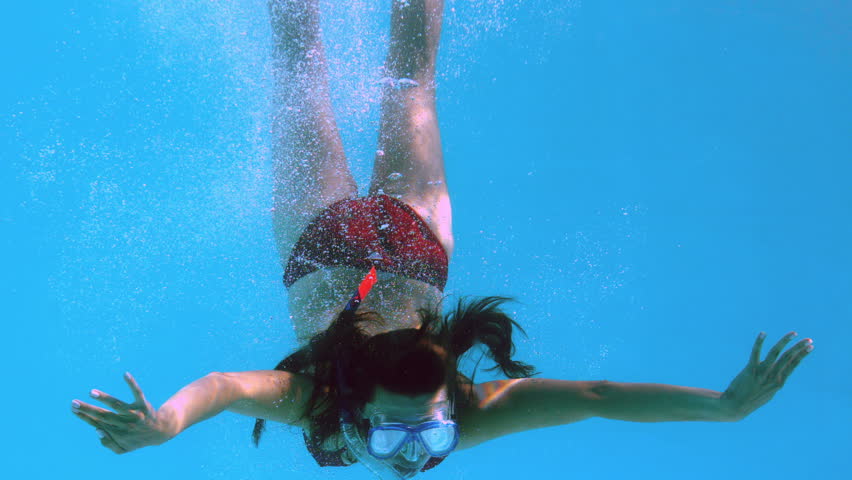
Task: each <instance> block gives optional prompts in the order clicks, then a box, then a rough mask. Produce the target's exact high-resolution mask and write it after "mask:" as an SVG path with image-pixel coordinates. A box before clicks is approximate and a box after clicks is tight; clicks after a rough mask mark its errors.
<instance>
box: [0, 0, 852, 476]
mask: <svg viewBox="0 0 852 480" xmlns="http://www.w3.org/2000/svg"><path fill="white" fill-rule="evenodd" d="M625 3H627V2H612V1H598V2H563V1H545V0H529V1H520V0H471V1H462V0H455V1H453V0H447V4H446V12H445V21H444V38H443V43H442V47H441V52H440V59H439V72H440V73H439V80H438V82H439V90H438V96H439V101H438V108H439V115H440V121H441V125H442V135H443V142H444V153H445V159H446V163H447V171H448V172H447V175H448V184H449V187H450V191H451V194H452V199H453V207H454V231H455V237H456V253H455V256H454V258H453V260H452V263H451V265H450V283H449V285H448V288H447V292H448V293H449V294H451V295H454V296H458V295H465V294H467V295H495V294H502V295H510V296H514V297H516V298H517V299H518V300H519V301H518V303H516V304H514V306H513V308H512V311H513V313H514V314H515V318H516V319H517V320H518V321H519V322H520V323H521V324H522V325H523V326H524V327H525V328H526V330H527V333H528V334H529V336H528V338H527V339H521V340H520V341H519V342H518V357H519V358H520V359H523V360H525V361H528V362H530V363H532V364H534V365H535V366H536V367H537V368H538V369H539V370H540V371H541V372H542V374H541V376H542V377H545V378H559V379H576V380H586V379H608V380H612V381H626V382H655V383H671V384H677V385H687V386H695V387H703V388H710V389H714V390H723V389H724V388H725V387H726V386H727V385H728V382H730V380H731V379H732V378H733V377H734V376H735V375H736V374H737V373H738V372H739V371H740V369H741V368H742V367H743V366H744V365H745V363H746V361H747V360H748V355H749V352H750V349H751V344H752V342H753V340H754V338H755V336H756V335H757V334H758V332H760V331H766V332H767V333H768V334H769V341H774V340H775V339H777V338H780V337H781V336H782V335H783V334H784V333H786V332H788V331H791V330H796V331H798V332H800V335H801V336H802V337H811V338H813V339H814V341H815V345H816V350H815V352H814V353H813V354H812V355H811V356H810V357H809V358H807V359H806V361H804V362H803V363H802V365H801V366H800V367H799V369H798V370H797V371H796V372H795V373H794V374H793V376H792V377H791V379H790V381H789V382H788V384H787V386H786V387H785V388H784V389H783V390H782V391H781V392H780V393H779V394H778V395H777V396H776V398H775V399H774V400H773V401H772V402H770V403H769V404H768V405H767V406H765V407H764V408H763V409H761V410H759V411H758V412H756V413H755V414H753V415H752V416H751V417H749V418H747V419H746V420H744V421H742V422H739V423H732V424H713V423H665V424H638V423H624V422H614V421H608V420H598V419H595V420H589V421H585V422H581V423H578V424H573V425H567V426H562V427H558V428H551V429H546V430H539V431H533V432H528V433H524V434H519V435H515V436H510V437H506V438H502V439H498V440H495V441H493V442H490V443H488V444H485V445H483V446H481V447H478V448H476V449H473V450H469V451H463V452H458V453H457V454H453V455H452V456H451V457H450V458H449V459H448V460H447V461H445V462H444V463H443V464H442V465H441V466H440V468H438V469H436V470H433V471H431V472H428V473H425V474H423V475H422V478H447V479H479V478H497V479H500V478H530V476H532V477H534V478H589V477H594V478H639V479H644V478H655V479H658V480H661V479H686V478H688V479H718V478H732V479H747V478H749V479H750V478H773V479H794V478H797V479H798V478H826V479H828V478H841V477H843V476H844V474H842V472H843V471H848V470H849V467H850V461H849V456H848V454H847V453H848V450H849V447H850V439H849V433H848V432H849V431H850V426H852V425H850V420H849V419H850V418H852V415H850V413H852V411H851V410H852V408H850V405H852V402H850V399H852V382H851V381H850V379H849V374H848V370H849V366H850V365H852V358H851V357H852V355H850V353H849V352H850V350H849V348H848V346H847V343H848V342H847V341H846V339H847V338H848V337H849V335H850V333H852V331H850V316H852V307H850V305H852V303H850V296H852V295H851V294H852V281H850V274H849V272H850V271H852V256H851V255H850V252H849V245H852V222H850V206H852V191H850V186H849V185H850V173H852V167H850V158H852V149H850V142H852V135H850V129H849V125H852V123H850V118H849V112H850V111H852V109H850V107H852V101H850V100H851V99H850V95H849V88H848V79H849V78H850V67H849V58H850V45H852V42H850V36H849V30H848V28H847V26H848V23H849V18H850V15H849V14H850V11H849V7H848V6H845V5H841V4H840V3H838V2H829V1H816V2H807V3H806V2H790V1H780V2H773V4H772V5H771V6H766V5H762V4H761V5H753V4H751V3H747V2H731V1H723V2H714V3H713V4H712V5H709V4H708V5H703V4H701V5H696V4H694V3H695V2H693V3H688V2H676V1H669V0H662V1H657V2H652V3H649V2H632V3H631V4H630V5H625ZM633 3H636V4H635V5H634V4H633ZM698 3H701V2H698ZM323 8H324V20H323V21H324V28H325V33H326V44H327V48H328V53H329V58H330V70H331V77H332V84H333V86H334V89H335V90H334V91H335V93H334V95H335V97H334V101H335V109H336V111H337V115H338V122H339V125H340V127H341V129H342V134H343V137H344V144H345V145H346V148H347V154H348V156H349V157H350V159H351V167H352V169H353V172H354V173H355V175H356V177H358V179H359V180H361V181H362V186H364V187H365V186H366V181H367V180H368V178H369V174H370V168H371V164H370V159H371V158H372V152H373V151H374V150H375V136H376V129H377V122H378V113H379V108H378V93H379V90H378V88H377V84H376V82H377V80H378V78H379V77H378V67H379V66H380V65H381V61H382V58H383V56H384V51H383V48H384V47H383V45H384V44H385V41H386V37H387V31H388V25H387V22H388V11H389V2H388V1H382V2H368V1H366V0H357V1H352V2H331V1H330V0H329V1H325V2H324V3H323ZM6 10H7V11H6V15H4V20H3V22H4V24H3V28H2V29H0V32H2V33H0V35H3V45H4V48H2V50H0V51H2V55H3V57H2V62H3V64H5V65H7V69H6V71H7V74H6V75H4V77H3V80H2V83H3V87H4V88H2V89H0V119H2V132H3V138H2V144H0V148H2V153H3V160H2V162H0V175H1V176H0V198H2V203H0V206H2V210H0V233H2V235H0V239H2V240H0V241H2V246H3V248H2V249H0V251H2V255H3V265H4V266H5V268H4V272H5V274H4V275H3V276H2V277H0V278H2V284H0V293H2V296H3V303H4V305H5V310H6V322H5V324H4V332H5V334H6V335H5V337H4V339H5V340H4V342H3V344H4V348H3V349H2V352H3V353H2V355H3V361H4V364H5V366H6V371H7V372H10V375H7V376H6V379H7V381H6V382H5V386H4V395H3V398H4V399H5V400H6V401H7V413H6V416H7V417H8V418H9V419H10V421H7V422H6V425H7V441H6V445H5V447H4V449H3V452H4V453H3V457H4V462H3V463H4V467H3V470H4V471H5V472H6V473H5V474H4V476H6V477H7V478H21V477H23V476H24V475H26V476H27V478H55V477H57V476H60V477H62V478H73V479H77V478H81V479H82V478H92V477H101V476H108V477H113V476H114V477H120V478H122V479H124V480H129V479H136V478H139V479H143V478H144V479H150V478H198V479H208V478H209V479H229V480H230V479H244V478H245V479H248V478H251V479H253V480H259V479H265V478H270V479H272V478H276V479H279V478H299V479H314V478H317V479H319V478H370V477H369V474H368V473H367V472H366V470H363V469H361V468H358V467H356V468H350V469H320V468H319V467H317V466H316V464H315V463H314V461H313V459H312V458H310V456H309V455H308V453H307V451H306V450H305V448H304V445H303V443H302V441H301V437H300V434H299V433H298V432H297V431H295V430H293V429H290V428H285V427H273V428H271V430H270V431H269V432H268V433H267V435H266V436H265V437H264V441H263V442H262V443H261V448H260V449H255V448H254V447H253V446H251V445H250V433H251V428H252V425H253V421H252V419H249V418H246V417H240V416H237V415H234V414H227V413H226V414H223V415H220V416H219V417H217V418H215V419H213V420H210V421H207V422H205V423H202V424H200V425H197V426H194V427H193V428H191V429H189V430H188V431H186V432H184V433H183V434H182V435H181V436H180V437H178V438H176V439H175V440H173V441H171V442H169V443H167V444H165V445H164V446H160V447H156V448H148V449H144V450H140V451H137V452H133V453H131V454H129V455H124V456H116V455H114V454H112V453H111V452H109V451H107V450H106V449H104V448H102V447H101V446H100V445H99V442H98V440H97V437H96V436H95V433H94V432H93V430H92V429H91V428H90V427H87V426H86V425H84V424H83V423H82V422H80V421H78V420H77V419H76V418H74V417H73V416H72V415H71V413H70V402H71V400H72V399H73V398H81V399H85V398H86V395H87V392H88V391H89V389H91V388H99V389H102V390H104V391H107V392H110V393H115V394H117V395H119V396H121V397H122V398H129V393H130V392H129V391H128V390H127V388H126V386H125V385H124V382H123V381H122V379H121V375H122V373H123V372H125V371H130V372H132V373H133V374H134V375H135V376H136V378H137V379H138V381H139V382H140V384H141V386H142V388H143V389H144V390H145V392H146V394H147V396H148V398H149V400H150V401H151V402H152V403H154V404H155V405H159V404H161V403H162V402H163V401H165V400H166V399H167V398H168V397H169V396H170V395H171V394H172V393H174V392H175V391H176V390H177V389H179V388H180V387H181V386H183V385H184V384H186V383H188V382H190V381H192V380H194V379H196V378H198V377H200V376H203V375H204V374H206V373H208V372H211V371H239V370H255V369H265V368H271V367H272V366H274V365H275V363H276V362H277V361H278V360H279V359H280V358H281V357H282V356H283V355H284V354H285V353H287V352H288V351H290V350H291V349H292V348H293V347H294V346H295V344H294V335H293V331H292V329H291V327H290V324H289V318H288V312H287V308H286V296H285V290H284V288H283V286H282V284H281V273H282V270H281V267H280V265H279V260H278V255H277V252H276V251H275V248H274V244H273V239H272V232H271V222H270V215H269V208H270V207H271V164H270V159H269V143H270V142H269V140H270V139H269V134H268V123H269V122H268V116H267V115H268V113H269V105H268V94H269V88H270V82H271V78H270V75H269V67H270V65H269V36H270V32H269V27H268V24H267V23H268V21H267V18H266V8H265V2H264V1H261V0H252V1H249V0H240V1H233V2H226V1H201V0H191V1H187V2H167V1H163V0H154V1H118V2H106V1H91V2H82V1H66V2H47V3H46V4H39V5H38V6H36V5H32V6H30V5H24V4H18V5H15V6H7V9H6ZM487 378H490V377H489V376H488V374H487V373H485V372H481V373H480V374H479V376H478V379H487Z"/></svg>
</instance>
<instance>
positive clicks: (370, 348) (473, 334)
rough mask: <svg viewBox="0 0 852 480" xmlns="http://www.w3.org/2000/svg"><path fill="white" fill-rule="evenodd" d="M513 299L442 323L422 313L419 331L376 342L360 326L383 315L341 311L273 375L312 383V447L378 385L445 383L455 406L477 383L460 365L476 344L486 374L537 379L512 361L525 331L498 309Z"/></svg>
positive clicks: (468, 306)
mask: <svg viewBox="0 0 852 480" xmlns="http://www.w3.org/2000/svg"><path fill="white" fill-rule="evenodd" d="M509 300H511V299H509V298H506V297H483V298H479V299H474V300H468V299H464V298H462V299H460V300H459V302H458V304H457V305H456V308H455V309H454V310H452V311H450V312H449V313H447V314H446V315H444V316H443V317H442V316H441V314H440V312H438V311H436V310H428V309H423V310H419V311H418V314H419V316H420V320H421V325H420V327H419V328H408V329H402V330H394V331H390V332H386V333H381V334H378V335H374V336H368V335H367V334H365V333H364V332H363V330H362V329H361V328H360V325H361V324H363V323H382V322H383V320H382V318H381V316H380V315H378V314H377V313H375V312H360V313H356V312H353V311H343V312H341V313H340V314H339V315H338V316H337V319H336V320H335V321H334V322H332V324H331V325H330V326H329V327H328V329H326V330H325V331H323V332H321V333H319V334H317V335H316V336H314V337H313V338H312V339H311V340H310V342H308V344H307V345H306V346H305V347H303V348H301V349H299V350H297V351H296V352H294V353H292V354H290V355H289V356H287V357H286V358H284V359H283V360H281V362H279V363H278V365H276V366H275V370H282V371H288V372H294V373H303V374H307V375H310V376H311V377H312V378H313V382H314V388H313V391H312V392H311V396H310V398H309V399H308V402H307V406H306V408H305V412H304V413H303V416H302V419H305V420H309V424H310V429H311V431H312V437H313V441H316V442H318V444H320V445H321V444H322V442H324V441H325V440H326V439H327V438H329V437H330V436H332V435H333V434H335V433H336V432H338V431H339V430H340V424H339V415H340V411H341V410H342V409H344V408H345V409H349V410H350V411H352V412H355V411H358V410H360V409H361V408H363V406H364V404H366V403H367V402H368V401H369V400H370V399H371V398H372V396H373V393H374V392H375V389H376V387H377V386H381V387H383V388H385V389H387V390H389V391H391V392H393V393H397V394H405V395H412V396H413V395H421V394H427V393H434V392H437V391H438V390H439V389H440V388H441V387H442V386H444V385H446V386H447V387H448V396H449V397H450V399H451V400H453V401H459V400H461V401H464V400H465V399H462V398H457V397H458V395H459V394H460V392H461V385H462V383H468V384H472V383H473V380H470V379H468V378H467V377H465V376H464V375H462V374H461V373H460V372H459V371H458V362H459V359H460V358H461V357H462V355H464V354H465V353H466V352H467V351H468V350H470V349H471V348H472V347H473V346H474V345H475V344H477V343H479V344H482V345H484V346H485V347H486V348H487V352H486V353H487V355H488V357H489V358H491V359H492V360H493V361H494V363H495V364H496V365H495V366H494V367H492V368H489V369H488V370H496V369H500V370H501V371H502V372H503V374H504V375H506V376H507V377H509V378H523V377H530V376H533V375H536V374H537V373H536V372H535V369H534V368H533V367H532V366H531V365H528V364H526V363H523V362H519V361H515V360H512V355H514V353H515V345H514V343H513V342H512V327H516V328H517V329H518V330H520V331H521V333H525V332H524V330H523V328H521V326H520V325H519V324H518V323H517V322H515V321H514V320H512V319H511V318H509V316H508V315H506V314H505V313H504V312H503V311H502V310H501V309H500V306H501V305H502V304H503V303H505V302H507V301H509ZM477 365H478V364H477ZM475 369H476V368H474V370H475ZM473 373H474V374H475V373H476V372H475V371H474V372H473ZM341 377H342V378H341ZM343 379H345V382H344V381H343ZM341 389H343V390H345V391H341ZM265 423H266V422H265V421H264V420H263V419H257V421H256V422H255V425H254V431H253V432H252V440H253V442H254V445H255V446H258V444H259V442H260V437H261V435H262V434H263V431H264V428H265Z"/></svg>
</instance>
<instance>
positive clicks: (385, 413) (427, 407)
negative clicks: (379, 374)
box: [363, 387, 450, 470]
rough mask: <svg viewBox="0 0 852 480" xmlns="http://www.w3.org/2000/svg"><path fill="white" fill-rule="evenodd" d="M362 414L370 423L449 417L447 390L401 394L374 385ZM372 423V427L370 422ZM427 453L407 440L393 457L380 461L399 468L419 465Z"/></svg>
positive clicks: (405, 468) (405, 421) (417, 443)
mask: <svg viewBox="0 0 852 480" xmlns="http://www.w3.org/2000/svg"><path fill="white" fill-rule="evenodd" d="M363 412H364V413H363V417H364V419H366V420H370V421H371V423H373V422H377V421H381V422H389V423H406V424H409V425H417V424H420V423H423V422H426V421H430V420H435V419H449V415H450V414H449V412H448V411H447V390H446V388H442V389H441V390H439V391H438V392H437V393H434V394H426V395H417V396H409V395H401V394H398V393H393V392H389V391H387V390H385V389H384V388H382V387H376V392H375V394H374V395H373V399H372V400H371V401H370V402H368V403H367V404H366V405H364V409H363ZM372 426H375V424H373V425H372ZM428 457H429V453H428V452H427V451H426V450H425V449H424V448H423V446H422V445H420V443H419V442H417V441H412V442H408V443H407V444H406V445H405V446H404V447H403V448H402V449H401V450H400V451H399V453H397V454H396V455H395V456H393V457H391V458H389V459H386V460H383V462H385V463H387V464H388V465H389V466H391V467H394V468H395V469H399V470H408V469H413V468H417V469H418V470H419V469H420V468H421V467H422V465H423V463H424V460H427V459H428Z"/></svg>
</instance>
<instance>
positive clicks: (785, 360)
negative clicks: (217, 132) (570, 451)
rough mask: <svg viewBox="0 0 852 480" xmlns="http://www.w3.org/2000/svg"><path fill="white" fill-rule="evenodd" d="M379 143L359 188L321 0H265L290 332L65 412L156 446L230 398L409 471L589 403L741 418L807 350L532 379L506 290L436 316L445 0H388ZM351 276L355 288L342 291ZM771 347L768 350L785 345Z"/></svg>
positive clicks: (122, 448) (278, 222)
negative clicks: (239, 354)
mask: <svg viewBox="0 0 852 480" xmlns="http://www.w3.org/2000/svg"><path fill="white" fill-rule="evenodd" d="M392 3H393V7H392V13H391V15H392V17H391V38H390V45H389V51H388V55H387V59H386V63H385V70H386V78H385V80H384V81H383V83H384V84H385V87H384V91H383V98H382V113H381V124H380V132H379V147H378V151H377V155H376V159H375V165H374V170H373V176H372V180H371V184H370V189H369V195H368V196H366V197H361V198H358V196H357V186H356V184H355V181H354V179H353V178H352V175H351V174H350V172H349V168H348V166H347V163H346V158H345V157H344V153H343V146H342V144H341V139H340V136H339V133H338V131H337V126H336V124H335V120H334V115H333V113H332V108H331V100H330V96H329V89H328V80H327V71H326V64H325V57H324V50H323V45H322V42H321V38H320V37H321V35H320V33H321V32H320V22H319V7H318V0H272V1H271V2H270V17H271V22H272V30H273V35H274V49H273V51H274V61H275V69H276V74H277V80H278V81H277V82H276V83H277V86H276V89H277V91H276V112H275V116H274V121H273V128H274V130H275V138H276V141H277V143H276V145H275V148H274V156H275V158H274V160H275V210H274V212H275V213H274V226H275V236H276V241H277V243H278V249H279V252H280V254H281V255H282V264H283V265H284V266H285V274H284V283H285V285H286V286H287V288H288V297H289V298H288V300H289V309H290V313H291V318H292V319H293V322H294V327H295V330H296V336H297V340H298V343H299V349H298V350H297V351H296V352H294V353H293V354H291V355H289V356H288V357H286V358H285V359H284V360H282V361H281V362H280V363H279V364H278V365H277V366H276V367H275V369H274V370H264V371H248V372H238V373H219V372H215V373H211V374H209V375H207V376H205V377H203V378H201V379H199V380H197V381H195V382H192V383H191V384H189V385H187V386H186V387H184V388H183V389H181V390H180V391H179V392H177V393H176V394H175V395H174V396H173V397H172V398H170V399H169V400H168V401H167V402H166V403H164V404H163V405H162V406H161V407H160V408H159V409H155V408H153V407H152V405H151V404H150V403H149V402H148V401H147V400H146V399H145V396H144V395H143V393H142V390H141V388H140V387H139V385H138V384H137V383H136V381H135V380H134V379H133V377H131V376H130V374H129V373H128V374H126V375H125V380H126V381H127V383H128V384H129V386H130V389H131V390H132V392H133V396H134V400H133V401H132V402H130V403H127V402H124V401H121V400H118V399H117V398H115V397H113V396H111V395H108V394H107V393H105V392H102V391H100V390H92V391H91V393H90V394H91V396H92V398H95V399H96V400H97V401H99V402H101V403H103V404H104V405H106V406H107V407H109V409H105V408H100V407H97V406H94V405H91V404H88V403H85V402H82V401H79V400H74V401H73V402H72V411H73V413H74V415H76V416H77V417H78V418H80V419H81V420H83V421H84V422H86V423H87V424H89V425H91V426H93V427H95V428H96V432H97V434H98V435H99V436H100V437H101V444H102V445H103V446H105V447H106V448H109V449H110V450H112V451H113V452H115V453H118V454H123V453H127V452H130V451H133V450H136V449H139V448H142V447H146V446H151V445H160V444H162V443H164V442H166V441H168V440H170V439H172V438H174V437H175V436H177V435H178V434H179V433H180V432H182V431H183V430H185V429H186V428H188V427H190V426H191V425H193V424H195V423H198V422H200V421H202V420H206V419H208V418H211V417H214V416H215V415H218V414H219V413H221V412H223V411H225V410H228V411H231V412H236V413H240V414H244V415H247V416H250V417H254V418H257V419H258V420H257V421H256V424H255V429H254V432H253V439H254V442H255V444H257V443H258V442H259V441H260V437H261V435H262V433H263V429H264V423H265V421H275V422H281V423H286V424H289V425H295V426H299V427H301V428H302V429H303V432H304V439H305V443H306V445H307V447H308V449H309V451H310V452H311V454H312V455H313V456H314V457H315V458H316V460H317V462H318V463H319V464H320V465H321V466H347V465H351V464H353V463H362V464H364V466H366V467H367V468H368V469H370V470H371V471H372V472H373V473H375V474H376V476H378V477H379V478H382V479H385V480H389V479H402V478H410V477H412V476H414V475H416V474H417V473H419V472H421V471H425V470H428V469H431V468H434V467H435V466H437V465H438V464H439V463H440V462H441V461H442V460H443V459H444V458H446V456H447V455H449V454H450V453H451V452H453V451H455V450H461V449H465V448H471V447H474V446H477V445H479V444H481V443H484V442H487V441H488V440H491V439H494V438H497V437H501V436H504V435H509V434H512V433H516V432H521V431H525V430H531V429H536V428H542V427H548V426H555V425H563V424H568V423H572V422H577V421H580V420H583V419H587V418H590V417H603V418H610V419H616V420H625V421H634V422H664V421H690V420H699V421H726V422H728V421H738V420H741V419H742V418H744V417H746V416H747V415H749V414H750V413H751V412H753V411H754V410H756V409H757V408H759V407H761V406H762V405H764V404H765V403H766V402H768V401H769V400H770V399H771V398H772V397H773V396H774V395H775V393H776V392H777V391H778V390H779V389H780V388H781V387H782V386H783V385H784V383H785V381H786V380H787V378H788V377H789V375H790V374H791V373H792V371H793V370H794V369H795V368H796V366H797V365H798V364H799V362H801V361H802V359H803V358H804V357H805V356H807V354H808V353H810V352H811V351H812V350H813V345H812V342H811V340H810V339H803V340H801V341H799V342H798V343H796V344H795V345H794V346H793V347H791V348H789V349H787V350H786V351H784V349H785V347H786V346H787V345H788V343H789V342H790V341H791V340H792V339H793V338H794V337H795V336H796V334H795V333H794V332H791V333H789V334H787V335H785V336H784V337H783V338H781V340H780V341H778V343H776V344H775V345H774V346H773V347H772V348H771V349H770V350H769V353H768V354H767V356H766V358H765V359H763V360H761V349H762V346H763V342H764V339H765V335H764V334H763V333H761V334H760V335H759V336H758V338H757V340H756V341H755V343H754V347H753V349H752V352H751V356H750V359H749V361H748V363H747V365H746V367H745V368H744V369H743V371H742V372H740V374H739V375H737V376H736V378H734V380H733V381H732V383H731V384H730V386H729V387H728V388H727V389H726V390H725V391H724V392H716V391H712V390H704V389H698V388H689V387H680V386H674V385H660V384H641V383H617V382H609V381H563V380H548V379H538V378H530V377H531V376H532V375H534V370H533V368H532V367H531V366H530V365H527V364H524V363H522V362H519V361H516V360H513V359H512V354H513V351H514V346H513V343H512V332H513V327H518V325H517V323H515V322H514V321H513V320H512V319H510V318H509V317H508V316H507V315H506V314H505V313H503V312H502V311H501V309H500V306H501V304H502V303H503V302H505V301H506V300H507V299H505V298H501V297H487V298H483V299H479V300H472V301H461V302H459V303H458V305H456V306H455V308H454V309H453V310H452V311H450V312H449V313H448V314H446V315H443V316H442V315H441V310H440V308H441V300H442V291H443V288H444V286H445V284H446V282H447V271H448V269H447V267H448V262H449V258H450V256H451V254H452V249H453V237H452V231H451V210H450V199H449V194H448V190H447V185H446V182H445V178H444V165H443V158H442V152H441V141H440V132H439V129H438V122H437V116H436V112H435V82H434V78H435V59H436V55H437V50H438V43H439V38H440V32H441V19H442V10H443V0H406V1H393V2H392ZM353 291H354V292H355V293H354V295H353ZM476 344H480V345H483V346H484V347H485V348H486V349H487V352H488V355H489V357H490V358H491V359H492V360H493V361H494V362H495V363H496V365H497V367H496V368H499V369H500V370H501V371H502V372H503V373H504V374H505V375H506V377H508V378H509V379H508V380H497V381H491V382H485V383H480V384H474V383H473V381H471V380H470V379H468V378H467V377H465V376H464V375H462V374H461V373H460V372H459V371H458V360H459V359H460V358H461V357H462V355H463V354H464V353H465V352H467V351H468V350H469V349H470V348H472V347H473V346H474V345H476ZM782 352H783V353H782Z"/></svg>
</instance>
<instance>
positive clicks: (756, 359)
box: [748, 332, 766, 368]
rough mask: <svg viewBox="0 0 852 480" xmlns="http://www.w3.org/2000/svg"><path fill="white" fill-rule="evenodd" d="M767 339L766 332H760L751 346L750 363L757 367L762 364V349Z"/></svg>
mask: <svg viewBox="0 0 852 480" xmlns="http://www.w3.org/2000/svg"><path fill="white" fill-rule="evenodd" d="M764 340H766V332H760V335H758V336H757V339H756V340H755V341H754V346H753V347H751V358H749V362H748V363H749V365H750V366H752V367H754V368H757V366H758V365H760V350H761V349H763V341H764Z"/></svg>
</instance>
